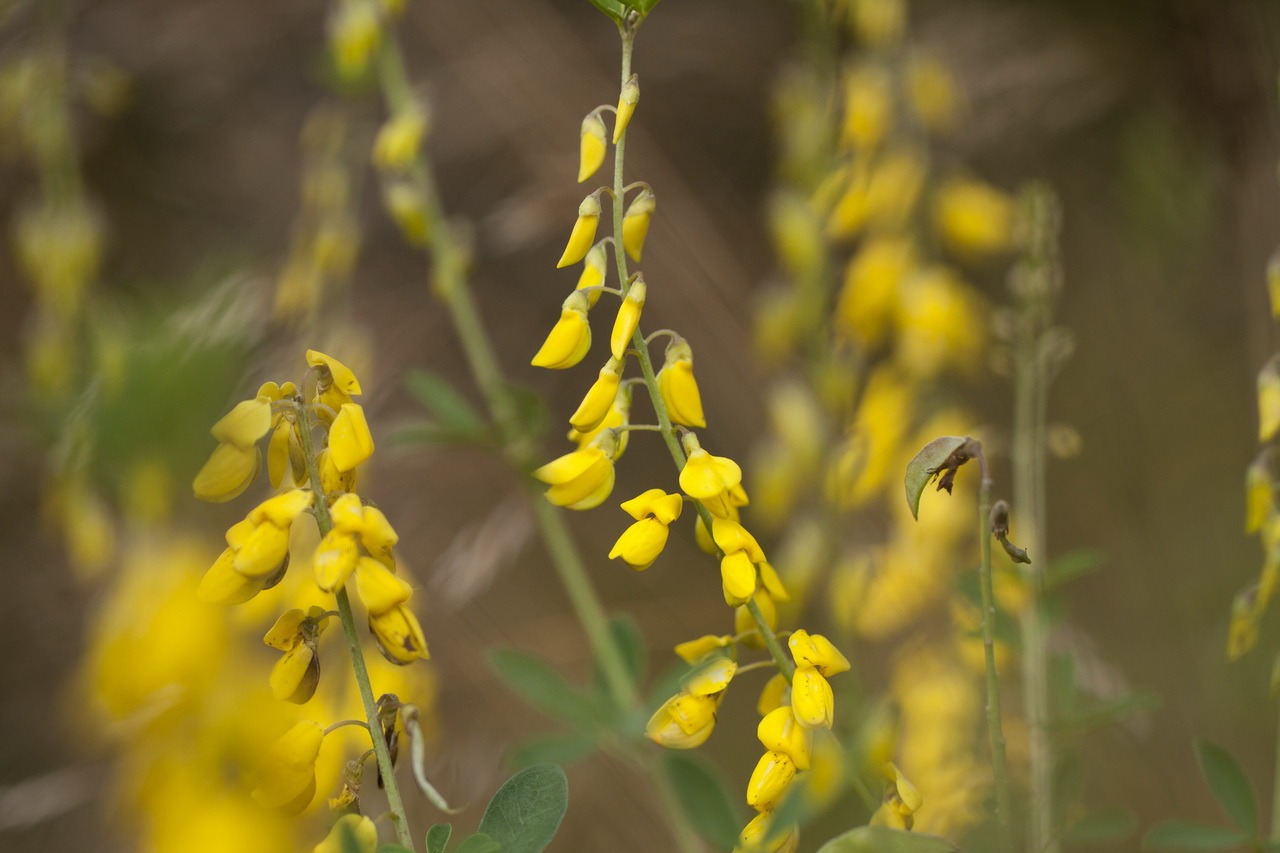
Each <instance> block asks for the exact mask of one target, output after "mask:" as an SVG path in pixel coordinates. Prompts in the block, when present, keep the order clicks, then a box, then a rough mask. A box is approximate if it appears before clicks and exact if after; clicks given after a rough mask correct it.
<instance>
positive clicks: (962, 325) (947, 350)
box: [897, 266, 986, 378]
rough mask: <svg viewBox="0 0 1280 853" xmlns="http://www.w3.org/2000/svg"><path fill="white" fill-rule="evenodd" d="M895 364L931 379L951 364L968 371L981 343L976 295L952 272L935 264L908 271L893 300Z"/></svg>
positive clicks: (982, 335)
mask: <svg viewBox="0 0 1280 853" xmlns="http://www.w3.org/2000/svg"><path fill="white" fill-rule="evenodd" d="M897 324H898V328H899V329H900V334H899V336H898V340H897V360H898V363H899V364H901V365H902V366H903V367H905V368H906V369H907V372H908V373H910V374H911V375H913V376H917V377H922V378H930V377H933V376H935V375H937V374H938V373H939V372H941V371H942V370H943V369H945V368H948V367H951V368H956V369H958V370H960V371H971V370H973V369H974V368H975V367H976V366H977V364H978V361H979V356H980V355H981V353H982V349H983V346H984V345H985V342H986V334H985V329H986V324H985V322H984V321H983V312H982V310H981V308H980V307H979V305H978V304H977V297H976V296H975V295H974V294H972V293H971V292H970V291H969V290H968V288H966V287H965V286H964V285H963V284H961V282H960V280H959V279H958V278H957V277H956V275H955V273H953V272H952V271H951V270H948V269H947V268H945V267H941V266H935V267H931V268H929V269H926V270H922V271H920V272H918V273H917V274H915V275H913V276H911V277H910V278H909V279H908V280H907V281H906V283H905V284H904V286H903V288H902V295H901V298H900V300H899V302H898V311H897Z"/></svg>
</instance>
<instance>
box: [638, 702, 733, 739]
mask: <svg viewBox="0 0 1280 853" xmlns="http://www.w3.org/2000/svg"><path fill="white" fill-rule="evenodd" d="M719 704H720V702H719V699H718V698H717V697H716V696H693V695H691V694H688V693H677V694H676V695H675V696H672V697H671V698H670V699H668V700H667V701H666V702H664V703H663V704H662V707H660V708H659V709H658V710H657V711H656V712H654V715H653V716H652V717H650V718H649V724H648V725H647V726H645V736H646V737H648V738H649V740H651V741H653V742H654V743H656V744H658V745H659V746H665V747H667V748H668V749H693V748H694V747H698V746H702V744H704V743H706V741H707V738H709V737H711V731H712V729H714V728H715V726H716V708H717V707H718V706H719Z"/></svg>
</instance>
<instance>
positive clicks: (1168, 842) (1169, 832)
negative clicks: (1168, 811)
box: [1142, 820, 1249, 850]
mask: <svg viewBox="0 0 1280 853" xmlns="http://www.w3.org/2000/svg"><path fill="white" fill-rule="evenodd" d="M1248 840H1249V836H1248V834H1247V833H1244V832H1241V831H1240V830H1238V829H1223V828H1222V827H1219V826H1205V825H1204V824H1199V823H1190V822H1188V821H1184V820H1170V821H1165V822H1164V823H1158V824H1156V825H1155V826H1153V827H1151V829H1150V831H1148V832H1147V834H1146V835H1145V836H1143V839H1142V849H1143V850H1226V849H1228V848H1231V847H1238V846H1240V845H1241V844H1243V843H1244V842H1246V841H1248Z"/></svg>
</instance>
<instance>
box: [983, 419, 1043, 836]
mask: <svg viewBox="0 0 1280 853" xmlns="http://www.w3.org/2000/svg"><path fill="white" fill-rule="evenodd" d="M973 446H974V447H973V449H974V455H975V456H976V457H977V459H978V464H979V467H980V468H981V469H982V482H981V484H980V485H979V486H978V538H979V540H980V542H981V543H982V563H981V566H980V567H979V570H978V572H979V581H980V584H981V587H982V650H983V656H984V657H985V658H986V670H987V736H988V738H989V739H990V741H991V769H992V774H993V775H994V777H995V787H996V822H997V823H998V824H999V826H1000V837H1001V841H1002V844H1003V849H1004V850H1005V851H1006V853H1013V850H1014V845H1013V823H1012V816H1013V810H1012V806H1011V800H1010V796H1009V770H1008V762H1007V760H1006V758H1005V743H1004V730H1003V728H1002V725H1001V715H1000V676H999V674H998V673H997V671H996V640H995V621H996V604H995V593H994V592H993V590H992V584H991V486H992V482H991V472H990V471H989V470H988V468H987V458H986V456H985V455H983V452H982V446H981V445H980V444H978V442H976V441H974V442H973ZM1033 849H1034V848H1033Z"/></svg>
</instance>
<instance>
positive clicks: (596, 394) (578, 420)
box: [569, 358, 622, 432]
mask: <svg viewBox="0 0 1280 853" xmlns="http://www.w3.org/2000/svg"><path fill="white" fill-rule="evenodd" d="M621 380H622V362H621V361H619V360H618V359H616V358H610V359H609V361H608V362H606V363H605V366H604V367H602V368H600V375H599V377H598V378H597V379H596V381H595V382H594V383H592V385H591V388H590V389H588V390H587V394H586V396H585V397H583V398H582V402H581V403H579V404H578V408H577V411H575V412H574V413H573V414H572V415H571V416H570V417H569V423H570V425H572V426H573V428H574V429H576V430H578V431H579V432H590V431H591V430H593V429H595V428H596V427H597V426H599V424H600V422H601V421H603V420H604V419H605V417H606V416H607V415H608V414H609V409H611V408H612V407H613V401H614V400H615V399H617V397H618V385H619V383H620V382H621Z"/></svg>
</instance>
